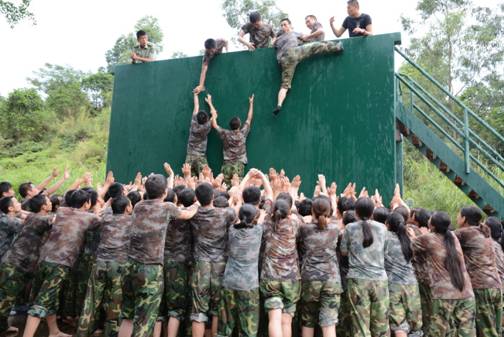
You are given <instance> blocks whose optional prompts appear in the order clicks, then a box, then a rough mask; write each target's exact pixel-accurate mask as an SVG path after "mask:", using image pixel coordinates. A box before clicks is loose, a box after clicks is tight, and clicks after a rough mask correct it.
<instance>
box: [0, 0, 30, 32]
mask: <svg viewBox="0 0 504 337" xmlns="http://www.w3.org/2000/svg"><path fill="white" fill-rule="evenodd" d="M17 2H19V1H17ZM30 3H31V0H22V1H21V3H19V4H18V5H16V4H14V3H13V2H11V1H3V0H0V14H2V15H3V16H5V19H6V20H7V23H8V24H9V25H10V26H11V28H14V26H15V25H16V24H18V23H19V22H20V21H21V20H23V19H30V20H32V22H33V23H35V17H34V16H33V13H32V12H30V11H29V10H28V7H30Z"/></svg>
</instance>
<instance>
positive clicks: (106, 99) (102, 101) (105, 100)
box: [82, 70, 114, 110]
mask: <svg viewBox="0 0 504 337" xmlns="http://www.w3.org/2000/svg"><path fill="white" fill-rule="evenodd" d="M113 84H114V76H112V74H110V73H108V72H105V71H103V70H99V71H98V72H97V73H94V74H90V75H88V76H86V77H85V78H84V79H83V80H82V90H84V92H86V93H87V95H88V97H89V98H90V99H91V104H92V106H93V108H94V109H95V110H101V109H103V108H106V107H109V106H110V105H111V103H112V86H113Z"/></svg>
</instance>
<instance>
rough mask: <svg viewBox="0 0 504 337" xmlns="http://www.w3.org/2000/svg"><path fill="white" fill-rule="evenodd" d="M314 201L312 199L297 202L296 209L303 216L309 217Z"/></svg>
mask: <svg viewBox="0 0 504 337" xmlns="http://www.w3.org/2000/svg"><path fill="white" fill-rule="evenodd" d="M312 205H313V201H312V200H311V199H304V200H303V201H300V202H297V201H296V208H297V211H298V213H299V215H301V216H308V215H311V214H312Z"/></svg>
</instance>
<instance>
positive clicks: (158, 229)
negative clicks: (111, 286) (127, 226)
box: [121, 200, 180, 337]
mask: <svg viewBox="0 0 504 337" xmlns="http://www.w3.org/2000/svg"><path fill="white" fill-rule="evenodd" d="M179 214H180V211H179V210H178V208H177V207H176V206H175V205H174V204H172V203H170V202H167V203H165V202H159V201H158V200H143V201H140V202H139V203H138V204H136V205H135V209H134V211H133V219H132V224H131V230H130V244H129V246H128V263H127V266H126V272H125V274H124V285H123V305H122V308H121V317H122V318H123V319H127V320H132V321H133V322H132V323H133V333H132V337H150V336H151V335H152V332H153V329H154V324H155V322H156V318H157V316H158V312H159V305H160V303H161V297H162V295H163V254H164V247H165V239H166V230H167V227H168V223H169V222H170V220H172V219H173V218H177V217H178V216H179Z"/></svg>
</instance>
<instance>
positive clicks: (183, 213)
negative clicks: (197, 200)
mask: <svg viewBox="0 0 504 337" xmlns="http://www.w3.org/2000/svg"><path fill="white" fill-rule="evenodd" d="M197 211H198V206H197V205H192V206H191V207H189V208H186V209H181V210H180V212H179V216H178V217H177V219H180V220H189V219H192V217H193V216H194V214H196V212H197Z"/></svg>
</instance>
